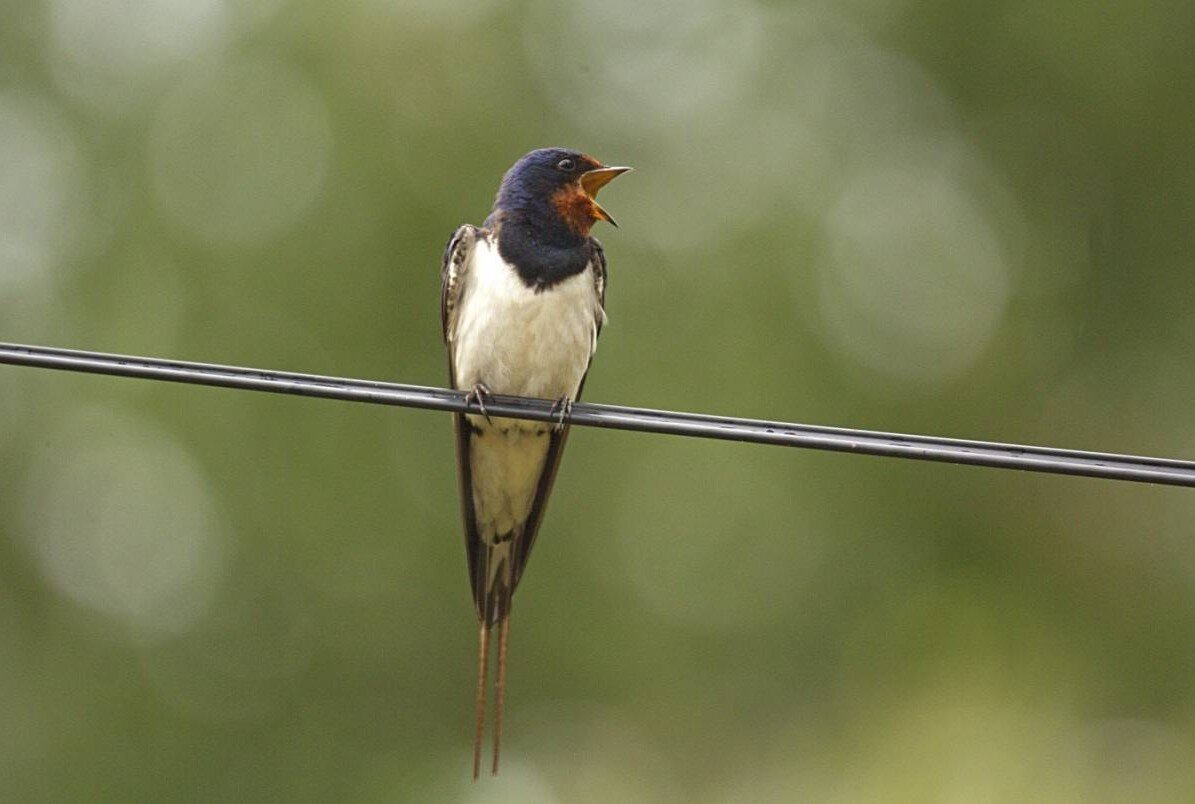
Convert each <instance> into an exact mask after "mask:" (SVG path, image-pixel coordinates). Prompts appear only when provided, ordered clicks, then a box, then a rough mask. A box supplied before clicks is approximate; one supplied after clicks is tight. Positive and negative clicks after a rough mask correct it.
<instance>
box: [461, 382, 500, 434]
mask: <svg viewBox="0 0 1195 804" xmlns="http://www.w3.org/2000/svg"><path fill="white" fill-rule="evenodd" d="M489 396H490V388H489V386H488V385H486V384H485V383H483V382H479V383H474V385H473V387H472V388H470V389H469V392H468V393H467V394H465V404H466V405H472V404H473V403H474V402H476V403H477V409H478V410H480V411H481V415H482V416H485V420H486V421H487V422H489V423H490V424H493V423H494V422H493V421H492V420H491V419H490V414H489V411H487V410H486V409H485V401H486V399H488V398H489Z"/></svg>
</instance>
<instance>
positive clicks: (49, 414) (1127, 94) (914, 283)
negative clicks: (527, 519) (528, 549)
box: [0, 0, 1195, 802]
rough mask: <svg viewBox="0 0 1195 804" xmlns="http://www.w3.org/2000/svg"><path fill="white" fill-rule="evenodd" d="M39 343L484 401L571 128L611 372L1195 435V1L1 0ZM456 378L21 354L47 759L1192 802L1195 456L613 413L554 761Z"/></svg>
mask: <svg viewBox="0 0 1195 804" xmlns="http://www.w3.org/2000/svg"><path fill="white" fill-rule="evenodd" d="M0 12H2V18H3V23H2V24H0V321H2V323H0V340H8V341H18V342H30V343H41V344H47V345H57V346H68V347H77V348H85V349H95V350H105V351H114V352H124V353H133V354H147V355H154V356H163V357H177V358H182V359H191V360H204V361H213V362H221V363H231V364H243V365H254V366H262V367H270V368H280V369H290V370H297V371H307V372H315V373H328V374H336V375H343V376H357V377H365V378H377V379H389V380H398V381H403V382H411V383H420V384H429V385H438V384H442V383H443V382H444V381H445V359H444V355H443V350H442V346H441V343H440V329H439V320H438V314H439V311H438V292H439V277H438V273H439V259H440V253H441V249H442V247H443V244H444V242H445V240H446V239H447V238H448V236H449V234H450V233H451V232H452V231H453V229H454V228H455V227H456V226H457V225H459V224H460V223H462V222H466V221H471V222H474V223H480V222H481V220H482V219H483V218H484V217H485V215H486V212H487V211H488V209H489V204H490V200H491V199H492V197H493V193H494V190H495V189H496V187H497V182H498V179H499V178H500V176H501V174H502V173H503V171H504V170H505V169H506V168H507V167H508V166H509V165H510V164H511V163H512V162H513V161H514V160H515V159H516V158H517V157H518V156H520V155H521V154H522V153H524V152H525V151H528V150H530V149H531V148H534V147H540V146H546V145H567V146H572V147H578V148H581V149H583V150H586V151H588V152H590V153H593V154H595V155H596V156H598V157H599V158H601V159H603V160H605V161H607V162H609V163H613V164H630V165H634V166H635V167H636V168H637V171H636V172H635V173H634V174H633V175H631V176H629V177H626V178H624V179H623V180H621V181H619V182H617V183H616V184H615V185H613V186H611V187H610V188H609V189H608V190H606V192H605V193H604V194H603V202H604V203H605V205H606V206H607V208H609V209H610V210H611V212H612V213H613V214H614V215H615V216H616V217H617V218H618V219H619V220H620V222H621V223H622V226H623V228H622V229H620V230H613V229H611V228H609V227H606V228H602V229H600V230H599V231H598V232H597V234H598V235H599V236H600V237H602V238H603V240H604V243H605V246H606V250H607V254H608V256H609V261H610V274H611V278H610V286H609V293H608V299H607V301H608V308H609V314H610V323H609V326H608V327H607V328H606V330H605V332H604V333H603V337H602V343H601V348H600V349H599V354H598V357H597V360H596V361H595V363H594V369H593V371H592V373H591V374H590V378H589V381H588V384H587V388H586V390H587V393H588V398H589V399H590V400H592V401H600V402H612V403H622V404H636V405H648V406H653V407H663V408H676V409H682V410H697V411H707V412H717V413H726V414H737V415H746V416H759V417H769V418H780V419H789V420H797V421H808V422H816V423H822V424H836V425H844V426H857V427H871V428H877V429H884V430H895V431H907V432H926V433H933V434H941V435H953V436H960V437H971V438H989V439H1001V440H1011V441H1017V442H1022V443H1042V444H1048V445H1054V446H1067V447H1076V448H1086V449H1095V450H1107V451H1127V452H1133V453H1140V454H1160V455H1165V456H1171V457H1195V416H1192V406H1191V400H1192V398H1193V397H1195V375H1193V372H1192V360H1191V355H1192V351H1193V349H1195V325H1193V315H1192V304H1193V299H1195V272H1193V271H1192V264H1193V261H1195V260H1193V255H1195V146H1193V143H1195V111H1193V110H1192V106H1191V101H1192V98H1193V97H1195V59H1192V58H1191V54H1192V52H1193V48H1195V5H1192V4H1190V3H1186V4H1173V3H1162V2H1145V1H1143V0H1137V1H1136V2H1126V3H1121V4H1115V5H1113V4H1090V3H1081V2H1074V1H1073V0H1061V1H1060V2H1051V3H1041V2H1033V1H1031V0H1021V1H1020V2H995V3H976V2H961V3H960V2H951V3H947V2H942V1H941V0H851V1H850V2H838V3H829V2H821V3H818V2H803V3H782V2H734V3H732V2H727V1H726V0H701V2H696V3H693V4H686V5H685V6H683V7H682V6H677V5H674V4H665V3H661V2H643V0H638V1H637V2H625V0H606V1H605V2H601V3H587V4H580V3H577V4H556V3H550V2H534V1H531V2H502V0H489V1H488V2H482V3H463V2H455V1H449V0H346V1H345V2H338V3H333V2H319V1H318V0H294V1H293V2H290V1H288V0H270V1H269V2H253V3H247V2H245V3H238V2H233V0H123V2H119V3H99V2H95V0H45V2H31V1H30V0H9V2H0ZM452 450H453V448H452V440H451V437H450V429H449V422H448V419H447V417H445V416H443V415H441V414H435V413H428V412H419V411H411V410H401V409H386V408H379V407H372V406H364V405H353V404H347V403H334V402H327V401H315V400H305V399H298V398H290V397H270V396H265V395H259V394H250V393H243V392H234V391H227V390H216V389H207V388H197V387H186V386H174V385H167V384H163V383H152V382H144V381H130V380H118V379H112V378H102V377H92V376H80V375H69V374H64V373H57V372H46V371H38V370H33V369H23V368H13V367H0V534H2V538H0V798H3V799H4V800H6V801H22V800H29V801H33V800H113V801H117V800H121V801H129V800H141V801H162V800H168V799H174V798H182V797H187V798H193V799H199V800H238V799H239V800H271V799H273V800H338V801H400V800H421V801H451V800H476V801H488V800H510V801H587V800H592V801H615V800H628V801H674V802H680V801H684V802H688V801H748V800H754V801H764V800H785V799H793V798H797V799H804V800H809V801H828V800H835V801H861V800H906V801H968V802H971V801H1010V800H1025V799H1029V798H1034V799H1038V800H1050V801H1121V800H1134V801H1177V800H1183V799H1187V800H1190V799H1191V798H1192V797H1195V617H1193V615H1195V539H1193V538H1192V536H1193V530H1195V528H1193V525H1192V522H1193V515H1195V493H1193V492H1191V491H1190V490H1183V489H1170V488H1152V487H1146V486H1139V485H1127V484H1117V483H1113V482H1102V481H1096V480H1087V479H1074V478H1064V477H1052V476H1045V475H1026V474H1017V473H1008V472H1000V471H996V470H988V469H978V468H960V467H952V466H946V465H928V464H918V463H912V462H905V461H895V460H888V459H876V458H866V457H854V456H844V455H837V454H823V453H810V452H804V451H798V450H782V449H776V448H765V447H751V446H743V445H734V444H725V443H713V442H699V441H692V440H682V439H677V438H667V437H661V436H651V435H635V434H628V433H618V432H605V431H594V430H588V429H584V428H581V429H578V430H577V431H575V432H574V434H573V437H572V440H571V444H570V446H569V449H568V455H567V457H566V459H565V462H564V466H563V469H562V471H561V475H560V478H559V482H558V484H557V488H556V492H555V495H554V501H553V504H552V506H551V509H550V511H549V514H548V517H547V522H546V525H545V527H544V530H543V532H542V538H541V540H540V542H539V546H538V547H537V549H536V557H535V559H534V560H533V561H532V562H531V565H530V570H529V572H528V575H527V577H526V579H525V581H524V583H523V585H522V587H521V589H520V592H519V595H518V598H517V604H516V607H515V624H514V628H513V632H512V645H511V679H510V690H509V697H508V707H509V708H508V713H507V735H506V736H507V739H506V743H505V746H506V752H505V761H504V769H503V773H502V775H501V776H500V777H499V778H498V779H497V780H488V779H487V780H484V781H483V782H482V783H479V784H476V785H474V784H472V783H471V782H470V781H469V778H468V774H469V751H470V745H469V743H470V737H471V716H472V697H473V683H474V677H475V676H474V673H475V669H474V651H475V639H476V632H475V620H474V615H473V608H472V605H471V601H470V596H469V592H468V584H467V581H466V577H465V570H464V551H463V547H462V536H461V530H460V525H459V523H458V507H457V499H456V493H457V492H456V481H455V475H454V471H455V470H454V462H453V454H452Z"/></svg>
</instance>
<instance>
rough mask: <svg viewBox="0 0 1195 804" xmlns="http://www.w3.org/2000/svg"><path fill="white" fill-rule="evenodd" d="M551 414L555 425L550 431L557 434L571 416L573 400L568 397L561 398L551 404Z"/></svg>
mask: <svg viewBox="0 0 1195 804" xmlns="http://www.w3.org/2000/svg"><path fill="white" fill-rule="evenodd" d="M552 414H553V415H554V416H555V417H556V423H555V424H553V425H552V429H553V430H555V431H556V432H557V433H559V432H560V431H561V430H563V429H564V427H565V425H566V424H568V419H569V417H570V416H572V415H573V400H572V399H571V398H569V397H568V396H562V397H560V398H559V399H557V400H556V401H555V402H553V403H552Z"/></svg>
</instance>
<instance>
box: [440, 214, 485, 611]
mask: <svg viewBox="0 0 1195 804" xmlns="http://www.w3.org/2000/svg"><path fill="white" fill-rule="evenodd" d="M485 236H486V232H485V230H483V229H478V228H477V227H476V226H472V225H470V224H465V225H464V226H462V227H460V228H459V229H457V230H456V232H454V233H453V235H452V237H451V238H450V239H449V240H448V244H447V245H446V246H445V247H444V259H443V262H442V264H441V267H440V326H441V329H442V331H443V336H444V343H445V344H446V345H447V346H448V378H449V384H450V385H451V386H452V387H453V388H456V366H455V365H454V364H453V360H452V353H453V349H452V343H451V342H452V340H453V339H454V338H455V337H456V316H457V312H458V310H459V309H460V302H461V292H462V291H463V289H464V286H465V272H466V271H467V270H468V267H469V255H470V253H471V252H472V250H473V246H474V245H475V244H476V243H477V240H478V238H484V237H485ZM452 432H453V435H454V436H455V440H456V469H457V480H458V481H459V485H460V497H461V518H462V520H463V521H464V524H465V555H466V557H467V558H468V562H469V583H470V584H471V585H472V586H473V597H474V600H475V601H476V602H477V606H478V616H481V605H482V599H483V597H484V592H479V591H478V584H477V578H478V574H477V573H478V568H479V562H480V561H482V560H483V559H484V555H483V553H484V551H485V549H486V547H485V545H484V544H482V541H481V537H480V536H479V535H478V533H477V517H476V515H475V513H474V511H473V467H472V465H471V462H470V458H469V456H470V449H469V439H470V438H471V437H472V434H473V428H472V425H470V424H469V420H468V419H466V418H465V416H464V414H461V413H454V414H453V415H452Z"/></svg>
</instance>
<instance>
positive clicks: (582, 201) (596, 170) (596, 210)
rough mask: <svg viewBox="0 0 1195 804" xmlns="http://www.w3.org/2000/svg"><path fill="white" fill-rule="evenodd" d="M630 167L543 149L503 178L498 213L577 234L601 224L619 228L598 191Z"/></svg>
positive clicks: (521, 160)
mask: <svg viewBox="0 0 1195 804" xmlns="http://www.w3.org/2000/svg"><path fill="white" fill-rule="evenodd" d="M628 170H630V168H629V167H607V166H605V165H603V164H602V163H601V162H599V161H597V160H596V159H594V158H593V157H592V156H589V155H587V154H583V153H581V152H580V151H572V150H569V149H567V148H540V149H539V150H537V151H532V152H531V153H529V154H527V155H526V156H524V157H523V158H522V159H520V160H519V161H518V162H515V163H514V166H513V167H511V169H510V170H508V171H506V175H505V176H503V178H502V186H501V187H499V188H498V197H497V199H496V200H495V201H494V212H495V213H498V214H500V215H508V214H511V213H515V214H521V215H523V216H525V217H527V216H529V217H533V218H545V219H546V221H545V222H547V221H550V222H552V223H555V224H557V225H563V226H565V227H567V228H568V229H569V230H570V231H571V232H572V233H573V234H575V235H578V236H584V235H588V234H589V230H590V229H592V228H593V225H594V224H595V223H596V222H597V221H599V220H601V221H607V222H609V223H612V224H614V225H615V226H617V225H618V224H617V223H614V218H612V217H610V213H608V212H606V210H604V209H602V207H601V205H599V204H598V202H597V200H596V198H597V194H598V190H600V189H602V188H603V187H605V186H606V185H607V184H608V183H609V182H610V181H611V180H612V179H614V178H615V177H617V176H619V175H621V174H623V173H626V172H627V171H628Z"/></svg>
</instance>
